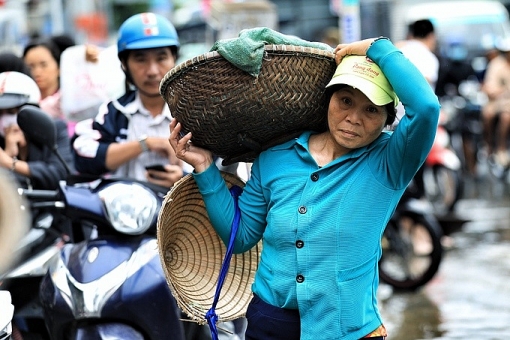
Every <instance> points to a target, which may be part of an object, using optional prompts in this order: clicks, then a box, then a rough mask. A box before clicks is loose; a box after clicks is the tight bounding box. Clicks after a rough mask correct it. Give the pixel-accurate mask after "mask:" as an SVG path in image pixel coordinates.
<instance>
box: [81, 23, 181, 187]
mask: <svg viewBox="0 0 510 340" xmlns="http://www.w3.org/2000/svg"><path fill="white" fill-rule="evenodd" d="M179 46H180V44H179V38H178V36H177V32H176V30H175V28H174V26H173V25H172V23H171V22H170V21H169V20H167V19H166V18H165V17H163V16H161V15H158V14H155V13H140V14H136V15H133V16H131V17H130V18H128V19H127V20H126V21H124V22H123V23H122V25H121V26H120V28H119V32H118V41H117V50H118V58H119V60H120V61H121V66H122V69H123V71H124V72H125V74H126V80H127V81H128V83H129V86H128V89H127V91H126V93H125V94H124V95H123V96H121V97H120V98H118V99H117V100H113V101H111V102H108V103H105V104H103V105H102V106H101V107H100V108H99V112H98V114H97V116H96V117H95V119H88V120H84V121H81V122H78V124H77V125H76V129H75V135H74V136H73V138H72V146H73V151H74V159H75V166H76V170H77V171H78V172H79V173H82V174H88V175H95V176H101V175H104V174H106V173H111V174H113V175H117V176H122V177H129V178H134V179H137V180H143V181H149V182H152V183H154V184H157V185H160V186H163V187H166V188H169V187H171V186H172V185H173V184H174V183H175V182H176V181H177V180H179V179H180V178H181V177H182V176H183V167H182V162H180V161H179V160H178V159H177V158H176V157H175V154H174V153H173V150H172V148H171V147H170V144H169V143H168V138H167V137H168V125H169V123H170V121H171V120H172V117H171V114H170V110H169V108H168V106H167V105H166V104H165V101H164V99H163V98H162V97H161V95H160V93H159V84H160V82H161V80H162V79H163V76H164V75H165V74H166V73H167V72H168V71H170V70H171V69H172V68H173V67H174V66H175V62H176V60H177V53H178V50H179ZM152 165H158V166H159V170H151V169H149V170H147V169H146V168H147V167H149V166H152Z"/></svg>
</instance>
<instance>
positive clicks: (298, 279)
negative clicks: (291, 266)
mask: <svg viewBox="0 0 510 340" xmlns="http://www.w3.org/2000/svg"><path fill="white" fill-rule="evenodd" d="M304 280H305V277H304V276H303V275H301V274H300V275H298V276H296V281H297V283H303V281H304Z"/></svg>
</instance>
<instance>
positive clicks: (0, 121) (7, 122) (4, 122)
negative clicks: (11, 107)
mask: <svg viewBox="0 0 510 340" xmlns="http://www.w3.org/2000/svg"><path fill="white" fill-rule="evenodd" d="M17 124H18V115H17V114H8V113H6V114H3V115H2V116H0V135H1V136H2V137H5V129H7V128H8V127H9V126H11V125H17Z"/></svg>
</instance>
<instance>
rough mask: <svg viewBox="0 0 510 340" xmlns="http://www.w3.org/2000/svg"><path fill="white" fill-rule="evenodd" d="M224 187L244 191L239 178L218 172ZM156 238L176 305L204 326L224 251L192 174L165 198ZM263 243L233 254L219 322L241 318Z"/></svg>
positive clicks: (219, 302)
mask: <svg viewBox="0 0 510 340" xmlns="http://www.w3.org/2000/svg"><path fill="white" fill-rule="evenodd" d="M222 176H223V178H224V179H225V182H226V183H227V185H228V187H229V188H230V187H231V186H232V185H237V186H239V187H241V188H243V187H244V182H243V181H242V180H241V179H240V178H238V177H237V176H235V175H233V174H230V173H227V172H222ZM157 239H158V247H159V254H160V259H161V263H162V266H163V271H164V273H165V276H166V280H167V282H168V285H169V287H170V290H171V291H172V294H173V295H174V297H175V299H176V300H177V304H178V305H179V307H180V308H181V309H182V310H183V311H184V312H185V313H186V314H187V315H188V317H189V318H190V319H191V320H192V321H195V322H197V323H200V324H205V323H206V322H207V321H206V319H205V314H206V312H207V311H208V310H209V309H210V308H211V306H212V304H213V300H214V294H215V291H216V286H217V282H218V277H219V274H220V270H221V266H222V263H223V259H224V256H225V252H226V246H225V245H224V244H223V242H222V241H221V239H220V238H219V237H218V235H217V234H216V231H215V230H214V228H213V227H212V225H211V223H210V221H209V217H208V215H207V211H206V209H205V206H204V201H203V199H202V195H201V194H200V192H199V190H198V187H197V185H196V183H195V180H194V179H193V177H192V175H191V174H190V175H186V176H185V177H184V178H182V179H181V180H180V181H179V182H177V183H176V184H175V185H174V186H173V187H172V189H171V190H170V192H169V193H168V194H167V196H166V197H165V200H164V202H163V206H162V208H161V210H160V213H159V216H158V228H157ZM260 250H261V244H260V243H259V244H258V245H256V246H255V247H253V248H252V249H251V250H249V251H247V252H245V253H243V254H234V255H233V256H232V259H231V262H230V267H229V271H228V274H227V276H226V278H225V282H224V284H223V288H222V290H221V294H220V298H219V301H218V304H217V306H216V309H215V310H216V314H217V315H218V319H219V320H218V321H219V322H224V321H228V320H234V319H237V318H239V317H242V316H244V315H245V313H246V309H247V308H248V304H249V302H250V300H251V298H252V292H251V285H252V283H253V280H254V277H255V271H256V269H257V266H258V262H259V256H260Z"/></svg>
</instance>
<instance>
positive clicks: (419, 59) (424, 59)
mask: <svg viewBox="0 0 510 340" xmlns="http://www.w3.org/2000/svg"><path fill="white" fill-rule="evenodd" d="M407 37H408V39H407V40H405V41H404V42H400V43H399V44H398V45H397V47H398V48H399V49H400V50H401V51H402V53H403V54H404V56H406V57H407V59H409V61H411V63H413V64H414V66H416V67H417V68H418V70H419V71H420V72H421V74H422V75H423V76H424V77H425V79H426V80H427V82H428V83H429V85H430V87H431V88H432V90H434V91H435V89H436V83H437V79H438V75H439V59H438V57H437V56H436V54H435V50H436V45H437V40H436V33H435V29H434V25H433V24H432V22H431V21H430V20H429V19H422V20H417V21H415V22H413V23H411V24H410V25H409V27H408V35H407ZM404 114H405V110H404V106H403V105H402V104H401V103H399V105H398V106H397V119H396V124H398V122H399V121H400V119H401V118H402V116H403V115H404ZM424 166H425V165H422V166H421V167H420V168H419V169H418V171H417V172H416V175H415V176H414V182H415V184H416V188H417V190H418V194H419V195H420V196H424V195H425V183H424V181H423V171H424Z"/></svg>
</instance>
